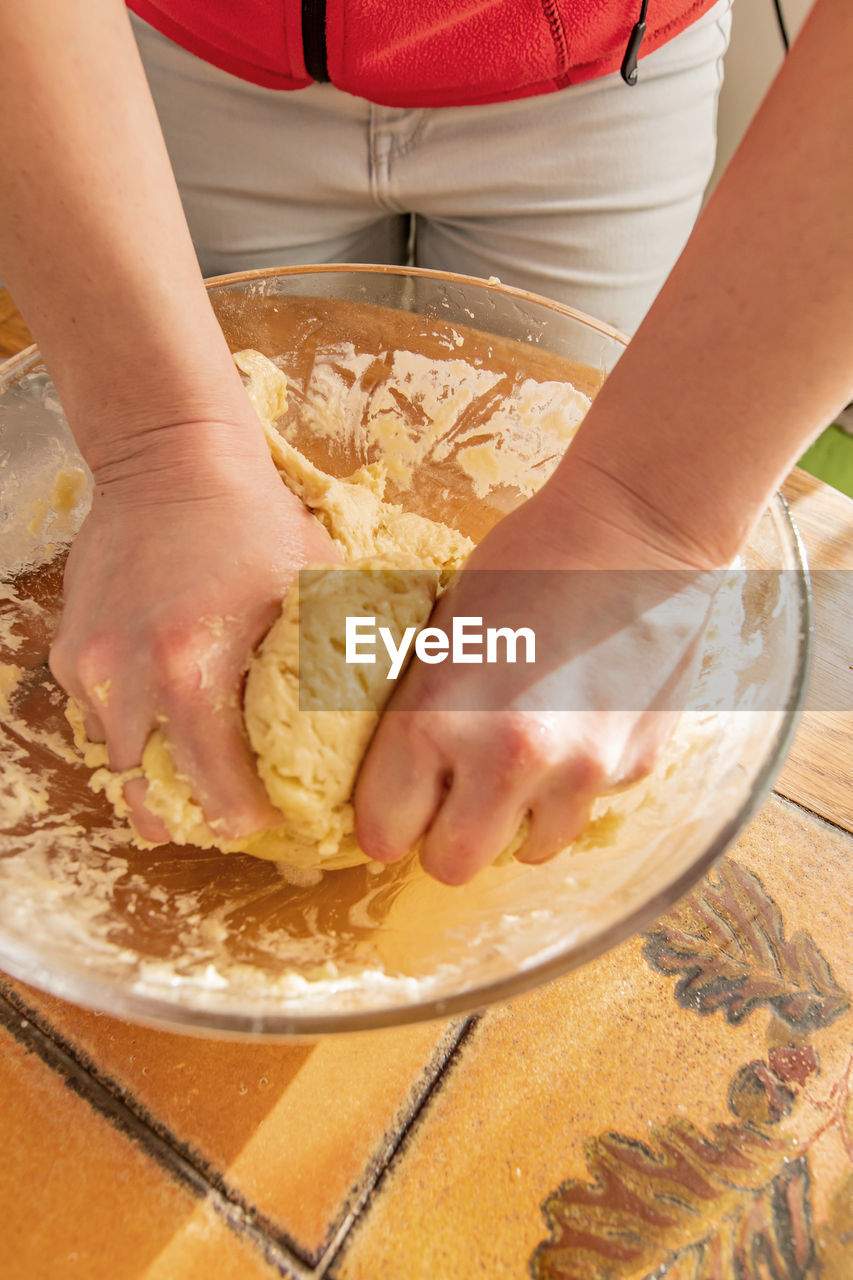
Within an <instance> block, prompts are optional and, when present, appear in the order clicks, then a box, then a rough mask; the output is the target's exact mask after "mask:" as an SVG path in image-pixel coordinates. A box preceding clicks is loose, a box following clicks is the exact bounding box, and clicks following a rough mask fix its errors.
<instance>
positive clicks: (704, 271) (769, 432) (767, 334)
mask: <svg viewBox="0 0 853 1280" xmlns="http://www.w3.org/2000/svg"><path fill="white" fill-rule="evenodd" d="M851 48H853V6H851V5H850V4H849V0H818V2H817V4H816V6H815V9H814V11H813V14H812V17H811V19H810V20H809V22H808V23H807V25H806V27H805V28H804V30H803V32H802V34H801V36H800V38H799V39H798V41H797V42H796V44H795V45H794V48H793V50H792V52H791V54H790V57H789V59H788V61H787V63H786V65H785V67H784V68H783V71H782V72H781V73H780V76H779V77H778V79H777V81H776V83H775V85H774V86H773V89H772V90H771V92H770V94H769V95H768V98H767V99H766V101H765V103H764V105H763V106H762V108H761V111H760V112H759V114H758V116H757V117H756V119H755V121H754V122H753V124H752V126H751V128H750V130H749V132H748V134H747V136H746V138H745V139H744V142H743V143H742V145H741V147H740V149H739V150H738V152H737V154H736V156H735V157H734V159H733V161H732V162H731V164H730V165H729V167H728V169H727V171H726V173H725V175H724V177H723V178H722V180H721V182H720V184H719V186H718V188H717V190H716V192H715V194H714V196H713V198H712V200H711V201H710V203H709V205H708V208H707V209H706V211H705V213H704V214H703V216H702V217H701V219H700V221H699V222H698V224H697V226H696V229H695V231H694V233H693V235H692V237H691V239H690V241H689V243H688V245H687V247H686V249H685V251H684V253H683V255H682V257H681V258H680V260H679V262H678V264H677V265H676V267H675V269H674V271H673V273H672V275H671V276H670V278H669V280H668V281H667V283H666V284H665V285H664V288H663V290H662V291H661V293H660V295H659V297H658V299H657V301H656V302H655V304H654V306H653V307H652V309H651V311H650V312H649V315H648V316H647V318H646V320H645V321H644V323H643V324H642V326H641V327H640V329H639V330H638V332H637V334H636V336H635V337H634V339H633V340H632V342H631V344H630V346H629V348H628V350H627V351H626V353H625V355H624V356H623V357H622V359H621V361H620V363H619V364H618V366H617V368H616V369H615V370H614V372H613V373H612V374H611V375H610V378H609V379H608V381H607V382H606V384H605V386H604V388H603V389H602V391H601V393H600V394H599V396H598V398H597V400H596V402H595V404H594V406H593V408H592V410H591V411H590V413H589V414H588V416H587V419H586V421H585V423H584V424H583V426H582V428H581V430H580V432H579V433H578V436H577V438H576V440H575V442H574V444H573V446H572V449H571V450H570V451H569V454H568V455H567V458H566V460H565V461H564V463H563V464H562V466H561V468H560V469H559V470H558V472H557V474H556V476H555V478H554V480H553V481H552V485H551V488H552V493H554V494H556V495H557V496H558V497H560V498H562V499H563V500H564V501H565V502H567V503H568V502H571V501H572V495H573V494H577V492H578V483H579V479H581V480H582V482H583V483H586V484H587V485H588V486H589V487H590V491H591V492H592V491H594V489H595V486H596V484H597V483H599V482H600V484H601V487H602V489H604V490H607V492H608V495H609V498H610V500H611V502H612V508H613V509H612V512H611V515H612V518H613V519H614V520H615V521H617V522H619V521H623V522H624V523H625V525H626V527H627V526H628V525H629V524H630V523H631V522H632V521H636V520H637V519H639V520H641V521H645V522H646V523H647V524H649V525H650V526H651V527H652V528H654V527H655V526H656V527H657V532H658V533H659V535H660V539H661V542H662V543H670V544H671V545H672V544H675V545H680V546H682V547H683V548H684V549H685V551H686V552H687V553H688V554H693V553H695V558H696V559H699V560H700V561H703V562H705V561H713V562H717V563H719V562H724V561H725V560H727V559H728V558H730V557H731V556H732V555H733V554H734V553H735V552H736V551H737V550H738V548H739V547H740V546H741V545H742V543H743V541H744V539H745V537H746V535H747V533H748V530H749V528H750V526H751V524H752V522H753V521H754V520H755V519H756V518H757V516H758V514H759V512H760V510H761V509H762V508H763V506H764V504H765V503H766V501H767V500H768V499H769V497H770V495H771V493H772V492H773V490H774V489H775V487H776V486H777V485H778V483H779V482H780V480H781V479H782V478H783V477H784V475H785V474H786V473H787V471H788V470H789V469H790V467H791V466H792V465H793V463H794V462H795V461H796V459H797V458H798V456H799V455H800V453H801V452H802V450H803V449H804V447H805V446H806V445H807V444H808V443H809V441H810V440H811V439H812V438H813V437H814V436H815V435H816V434H817V432H818V431H819V430H820V429H821V428H822V427H823V426H825V425H826V423H827V422H828V421H830V420H831V417H832V415H833V413H835V412H836V411H837V410H838V409H839V408H840V407H841V406H842V405H843V404H845V403H846V402H847V400H849V399H850V398H851V397H853V165H851V164H850V149H851V139H853V94H851V93H850V90H849V54H850V49H851ZM596 477H598V480H597V479H596Z"/></svg>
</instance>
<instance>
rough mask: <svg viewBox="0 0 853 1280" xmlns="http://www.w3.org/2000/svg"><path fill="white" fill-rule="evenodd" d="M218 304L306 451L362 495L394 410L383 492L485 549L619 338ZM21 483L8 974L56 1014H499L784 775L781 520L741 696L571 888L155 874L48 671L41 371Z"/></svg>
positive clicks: (221, 289)
mask: <svg viewBox="0 0 853 1280" xmlns="http://www.w3.org/2000/svg"><path fill="white" fill-rule="evenodd" d="M209 289H210V296H211V300H212V302H213V305H214V307H215V309H216V312H217V315H218V317H219V320H220V323H221V324H222V327H223V329H224V331H225V334H226V337H227V339H228V342H229V344H230V345H231V348H232V350H238V349H240V348H243V347H254V348H256V349H258V350H260V351H261V352H263V353H264V354H266V355H267V356H269V357H271V358H273V359H274V360H275V361H276V362H277V363H278V364H279V365H281V367H283V368H284V369H285V370H286V372H287V374H288V377H289V380H290V386H291V394H290V404H289V407H288V412H287V415H286V417H285V419H283V421H282V424H281V426H282V430H283V431H284V432H285V433H286V434H287V435H288V437H289V438H291V439H293V440H294V441H295V442H296V443H298V444H299V445H300V447H303V448H304V449H305V450H306V451H307V452H308V453H309V455H310V456H311V457H312V459H313V460H314V461H315V462H317V463H318V465H320V466H323V467H325V468H326V469H328V470H330V471H333V472H334V473H336V474H347V473H348V472H350V471H351V470H352V469H353V468H354V467H355V466H357V465H360V464H361V463H362V462H364V461H366V460H371V459H372V458H373V457H375V456H377V455H381V453H382V451H383V447H387V446H383V439H387V438H388V437H387V435H386V436H383V434H382V432H381V431H378V430H377V423H380V424H381V422H382V421H384V422H386V424H387V415H388V413H389V412H392V413H393V414H395V415H396V417H395V418H394V422H395V423H396V426H395V431H396V443H395V446H394V447H395V449H396V450H397V451H398V453H399V450H400V448H401V447H402V446H401V445H400V439H401V436H400V430H401V429H402V430H403V432H404V435H405V437H406V440H407V441H408V442H409V444H406V445H405V448H409V445H411V450H410V462H411V465H409V466H408V468H407V469H406V468H403V469H402V470H401V469H400V468H398V469H397V471H396V472H395V473H394V474H395V476H396V480H395V487H394V491H393V492H392V494H391V495H390V496H392V497H394V498H395V500H398V501H400V502H402V503H403V504H404V505H406V506H407V507H408V508H409V509H412V510H417V511H421V512H423V513H424V514H427V515H430V516H433V517H437V518H440V519H444V520H447V521H449V522H450V523H452V524H454V525H456V526H457V527H458V528H460V529H462V531H463V532H465V533H468V534H470V535H471V536H474V537H479V536H481V535H482V534H483V533H484V532H485V531H486V530H487V529H488V527H489V526H490V525H491V524H492V523H493V522H494V521H495V520H496V519H498V518H499V517H500V516H501V515H502V514H503V513H505V512H506V511H508V510H510V509H511V508H512V507H513V506H515V505H517V504H518V503H519V502H520V501H522V500H523V498H524V497H525V496H526V494H528V493H529V492H531V491H532V489H533V488H535V487H536V486H537V485H538V484H539V483H541V481H542V480H543V479H544V478H545V476H546V475H547V474H548V473H549V471H550V469H552V468H553V466H554V465H556V462H557V460H558V458H559V456H560V455H561V453H562V451H563V450H564V449H565V447H566V442H567V438H568V436H569V435H570V434H571V432H570V431H569V430H567V428H566V423H567V422H569V421H571V422H574V421H575V420H576V419H577V418H578V417H579V416H580V413H581V412H582V410H583V407H584V405H585V403H586V402H585V400H584V399H583V397H584V396H586V397H591V396H593V395H594V394H595V392H596V390H597V389H598V387H599V386H600V384H601V382H602V380H603V378H604V376H606V374H607V373H608V371H609V370H610V369H611V368H612V367H613V365H614V364H615V362H616V361H617V360H618V358H619V355H620V354H621V352H622V350H623V349H624V346H625V342H626V340H625V339H624V338H623V337H622V336H621V335H620V334H618V333H616V332H615V331H614V330H613V329H611V328H609V327H608V326H607V325H604V324H601V323H599V322H597V321H595V320H593V319H590V318H589V317H587V316H583V315H581V314H579V313H577V312H574V311H572V310H571V309H569V308H567V307H565V306H561V305H559V304H557V303H554V302H550V301H548V300H547V299H544V298H538V297H535V296H533V295H531V294H528V293H524V292H522V291H520V290H517V289H511V288H507V287H504V286H502V285H501V284H500V283H499V282H497V281H489V282H485V281H481V280H475V279H469V278H465V277H459V276H453V275H448V274H445V273H440V272H429V271H422V270H410V269H406V268H388V267H364V266H358V267H348V266H329V267H316V268H299V269H291V268H286V269H282V270H278V271H271V270H270V271H258V272H245V273H241V274H239V275H234V276H225V277H220V278H218V279H216V280H213V281H210V282H209ZM176 340H179V338H176ZM570 384H571V385H570ZM400 424H402V428H401V426H400ZM483 444H485V445H487V446H488V450H491V451H492V452H493V453H495V455H496V456H497V455H500V457H501V458H502V459H503V464H504V465H503V466H502V470H501V471H500V476H499V477H498V478H496V479H494V480H493V481H492V482H490V483H485V482H484V480H483V478H482V474H480V473H477V474H474V473H473V472H472V470H471V468H470V466H466V463H465V458H466V450H470V449H471V448H476V449H480V453H481V455H482V449H481V448H480V447H481V446H482V445H483ZM403 452H404V453H405V449H404V450H403ZM395 456H396V455H395ZM401 456H402V455H401ZM407 456H409V455H407ZM468 456H470V455H468ZM412 460H413V461H412ZM0 467H2V470H3V476H4V484H3V494H2V503H1V504H0V530H2V534H3V540H2V556H1V557H0V600H2V615H0V648H2V652H0V663H2V664H3V665H2V666H0V702H2V694H3V690H4V689H5V690H6V694H5V697H6V701H7V704H8V705H7V707H6V710H5V712H3V713H2V715H0V722H2V723H0V727H1V728H2V736H0V770H2V772H0V967H2V968H3V969H5V970H7V971H8V972H9V973H10V974H12V975H14V976H15V977H17V978H20V979H22V980H23V981H25V982H28V983H31V984H33V985H34V986H37V987H40V988H42V989H44V990H47V991H50V992H52V993H54V994H56V995H58V996H61V997H64V998H67V999H70V1000H72V1001H76V1002H77V1003H80V1004H84V1005H88V1006H91V1007H93V1008H96V1009H99V1010H102V1011H105V1012H108V1013H112V1014H116V1015H119V1016H122V1017H126V1018H130V1019H135V1020H139V1021H144V1022H148V1023H151V1024H155V1025H160V1026H165V1027H170V1028H172V1029H181V1030H186V1031H197V1032H204V1033H217V1034H232V1035H254V1036H292V1035H309V1036H315V1035H317V1034H320V1033H325V1032H341V1031H349V1030H358V1029H362V1028H368V1027H379V1026H386V1025H391V1024H396V1023H404V1022H412V1021H416V1020H419V1019H429V1018H435V1017H439V1016H443V1015H448V1014H454V1013H461V1012H466V1011H470V1010H473V1009H476V1008H481V1007H483V1006H484V1005H487V1004H489V1003H491V1002H493V1001H497V1000H503V999H506V998H507V997H509V996H513V995H515V994H517V993H518V992H520V991H523V990H524V989H526V988H529V987H531V986H533V985H534V984H537V983H541V982H544V981H547V980H549V979H552V978H555V977H557V976H558V975H560V974H563V973H565V972H566V971H567V970H569V969H571V968H572V967H573V966H575V965H579V964H582V963H583V962H585V961H586V960H589V959H590V958H591V957H593V956H595V955H597V954H598V953H600V952H602V951H604V950H605V949H607V948H609V947H612V946H614V945H615V944H616V943H618V942H619V941H620V940H622V939H623V938H625V937H627V936H628V935H630V934H633V933H635V932H637V931H638V930H640V929H642V928H643V927H644V926H646V925H647V924H649V923H650V922H651V921H652V920H654V919H655V918H656V917H657V916H658V915H659V914H660V913H661V912H663V911H664V910H665V909H666V908H667V906H668V905H669V904H670V903H672V902H673V901H674V900H675V899H677V898H678V897H679V896H680V895H682V894H683V893H684V892H685V891H686V890H687V889H689V888H690V886H691V885H692V884H693V883H694V882H695V881H696V880H697V879H698V878H699V877H700V876H701V875H702V874H703V872H705V871H706V870H707V869H708V868H709V867H710V866H711V864H712V863H713V861H714V859H715V858H717V857H718V856H719V855H720V854H721V853H722V852H723V850H724V849H725V848H726V846H727V845H728V844H729V843H730V842H731V841H732V840H733V838H734V837H735V836H736V834H737V833H738V831H739V830H740V829H741V828H742V826H743V825H744V823H745V822H746V821H747V819H748V818H749V817H750V816H751V814H752V813H753V812H754V811H755V809H756V808H757V806H758V804H759V803H760V801H761V799H762V798H763V796H764V795H765V793H766V792H767V790H768V788H769V787H770V785H771V782H772V780H773V778H774V776H775V774H776V772H777V771H778V769H779V768H780V766H781V764H782V761H783V760H784V757H785V753H786V751H787V748H788V745H789V743H790V739H791V736H792V733H793V729H794V726H795V723H796V720H797V716H798V712H799V708H800V706H801V703H802V700H803V696H804V691H805V684H806V677H807V669H808V659H809V635H810V607H809V591H808V580H807V574H806V570H805V564H804V559H803V553H802V548H801V545H800V542H799V539H798V537H797V534H796V531H795V529H794V526H793V524H792V522H791V519H790V516H789V514H788V511H787V508H786V506H785V504H784V503H783V501H782V499H781V498H780V497H777V498H775V499H774V501H773V502H772V503H771V505H770V507H769V508H768V510H767V511H766V512H765V514H764V515H763V517H762V519H761V521H760V523H759V525H758V527H757V528H756V531H755V533H754V535H753V537H752V539H751V542H750V545H749V548H748V550H747V552H746V554H745V557H744V563H743V565H741V566H740V567H739V568H738V571H737V572H736V573H734V574H733V575H731V581H730V584H727V587H726V590H725V591H724V592H723V593H721V597H722V598H723V603H722V605H721V606H720V616H719V617H718V618H716V620H715V622H714V624H713V625H712V628H711V630H710V632H709V637H710V638H709V642H708V648H707V651H706V654H705V658H704V662H703V677H702V678H703V679H706V680H707V681H709V682H710V683H709V685H708V687H709V688H710V687H712V686H713V684H714V679H715V678H716V677H717V676H719V674H720V673H721V672H722V673H723V676H724V679H723V680H722V684H721V685H720V688H721V689H722V692H718V695H717V699H716V703H714V701H713V699H711V700H710V701H709V702H708V704H707V705H704V706H703V707H702V708H701V709H696V710H691V711H687V712H685V713H684V715H683V716H682V719H681V722H680V724H679V728H678V730H677V731H676V734H675V735H674V737H673V740H672V742H671V743H670V745H669V747H668V748H667V751H666V753H665V755H664V758H663V760H662V761H661V763H660V765H659V767H658V768H657V769H656V771H655V774H654V775H653V776H652V778H650V779H648V780H646V781H644V782H643V783H640V784H638V785H637V786H635V787H633V788H631V789H630V790H628V791H626V792H625V793H623V794H622V795H620V796H616V797H609V798H607V799H603V800H601V801H599V802H598V805H597V808H596V811H595V815H594V818H595V820H594V822H593V824H592V826H591V828H590V831H589V833H588V834H587V836H585V837H584V838H582V839H581V840H580V841H579V842H577V843H576V844H575V845H572V846H570V847H569V848H568V849H566V850H565V851H564V852H563V853H561V854H560V855H559V856H558V857H557V858H556V859H554V860H553V861H552V862H551V863H549V864H547V865H545V866H541V867H526V866H522V865H520V864H518V863H515V862H510V863H509V864H508V865H505V866H495V867H491V868H488V869H486V870H485V871H483V872H481V873H480V874H479V875H478V876H477V877H475V879H474V880H473V881H472V882H471V883H470V884H468V885H466V886H464V887H462V888H448V887H446V886H442V885H440V884H438V883H436V882H434V881H432V880H431V879H429V878H428V877H427V876H425V875H424V873H423V872H422V871H421V870H420V867H419V865H418V864H417V861H416V859H409V860H408V861H407V862H405V863H404V864H401V865H398V866H395V867H381V866H378V865H375V864H370V865H367V866H360V867H354V868H352V869H349V870H345V871H333V872H327V873H325V874H323V875H320V874H319V873H316V872H312V871H296V870H293V869H288V868H285V867H281V866H279V865H277V864H274V863H270V862H262V861H259V860H256V859H253V858H250V857H248V856H245V855H233V854H232V855H224V854H218V853H213V852H202V851H200V850H196V849H192V848H176V847H174V846H171V845H170V846H163V847H160V848H157V849H154V850H146V851H142V850H139V849H136V848H135V847H133V846H132V845H131V844H130V843H129V839H128V836H129V833H128V832H127V831H125V830H122V829H121V828H120V827H118V826H117V824H116V822H115V819H114V817H113V815H112V811H111V809H110V807H109V805H108V804H107V803H106V801H105V800H104V799H103V797H102V796H99V795H95V794H93V793H92V791H91V790H90V789H89V787H88V785H87V778H88V773H87V771H86V770H85V768H84V767H83V766H82V765H81V764H80V763H79V761H78V760H77V759H76V758H75V755H74V753H73V751H72V750H71V745H70V733H69V730H68V726H67V723H66V721H65V717H64V704H65V699H64V695H63V694H62V692H61V690H59V689H58V687H57V686H56V685H55V683H54V682H53V681H52V679H51V677H50V673H49V671H48V668H47V665H46V657H47V651H48V647H49V642H50V636H51V633H52V630H53V628H54V626H55V622H56V618H57V615H58V610H59V602H60V595H61V576H62V563H63V556H64V549H65V548H67V544H68V541H69V540H70V538H71V537H72V536H73V532H74V529H75V528H76V527H77V526H78V525H79V523H80V521H81V520H82V518H83V516H84V515H85V511H86V509H87V504H88V494H89V477H88V473H87V472H86V469H85V467H84V465H83V463H82V460H81V459H80V457H79V454H78V453H77V450H76V447H75V445H74V442H73V440H72V438H71V435H70V433H69V431H68V428H67V425H66V423H65V420H64V418H63V415H62V410H61V407H60V405H59V403H58V400H57V397H56V394H55V392H54V390H53V387H52V384H51V382H50V379H49V377H48V375H47V373H46V371H45V370H44V367H43V365H42V364H41V362H40V359H39V355H38V352H37V351H36V350H35V349H34V348H30V349H29V350H27V351H24V352H22V353H21V354H20V355H19V356H17V357H15V358H14V359H12V360H10V361H8V362H7V363H6V364H5V365H4V366H3V367H2V369H0Z"/></svg>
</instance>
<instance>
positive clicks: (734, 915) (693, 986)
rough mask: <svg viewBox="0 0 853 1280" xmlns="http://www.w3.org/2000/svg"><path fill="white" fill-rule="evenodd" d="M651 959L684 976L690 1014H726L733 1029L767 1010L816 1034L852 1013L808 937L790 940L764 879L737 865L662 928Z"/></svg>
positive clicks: (653, 935) (682, 993) (684, 1001)
mask: <svg viewBox="0 0 853 1280" xmlns="http://www.w3.org/2000/svg"><path fill="white" fill-rule="evenodd" d="M643 954H644V955H645V957H646V959H647V960H648V961H649V963H650V964H651V965H653V967H654V968H655V969H657V970H658V971H659V972H660V973H666V974H680V975H681V976H680V978H679V981H678V983H677V984H676V988H675V997H676V999H677V1000H678V1003H679V1004H680V1005H682V1006H683V1007H684V1008H685V1009H695V1010H696V1012H697V1013H701V1014H710V1013H714V1012H715V1011H716V1010H717V1009H719V1010H721V1011H722V1012H723V1013H724V1014H725V1016H726V1018H727V1020H728V1021H729V1022H730V1023H733V1024H734V1023H738V1022H742V1021H743V1020H744V1018H746V1017H748V1016H749V1014H750V1013H751V1012H752V1011H753V1010H754V1009H756V1008H758V1007H760V1006H762V1005H764V1006H767V1007H769V1008H771V1009H772V1010H773V1011H774V1013H776V1015H777V1016H778V1017H780V1018H783V1019H784V1020H785V1022H787V1023H788V1025H789V1026H791V1027H792V1028H794V1029H795V1030H796V1031H799V1032H803V1031H811V1030H815V1029H817V1028H818V1027H825V1026H827V1025H828V1024H829V1023H830V1022H832V1021H834V1019H836V1018H838V1017H840V1015H841V1014H842V1013H845V1012H846V1011H847V1009H849V1007H850V1001H849V998H848V996H847V993H846V992H845V991H844V990H842V988H841V987H839V985H838V983H837V982H836V981H835V978H834V977H833V974H832V970H831V969H830V966H829V963H828V961H827V960H826V958H825V957H824V956H823V954H822V953H821V951H820V949H819V947H818V946H817V944H816V943H815V941H814V939H813V938H812V937H811V936H810V935H809V934H808V933H806V932H805V930H803V929H799V930H798V931H797V932H796V933H795V934H793V935H792V936H791V937H790V938H788V939H786V938H785V930H784V923H783V920H782V915H781V912H780V911H779V908H778V907H777V906H776V904H775V902H774V901H773V899H772V898H771V897H770V895H769V894H768V893H767V891H766V890H765V888H764V885H763V884H762V883H761V881H760V880H759V878H758V876H756V875H753V874H752V872H750V871H747V870H746V869H745V868H743V867H741V866H739V865H738V863H736V862H734V861H732V860H730V859H724V860H723V861H722V862H721V863H720V866H719V869H718V872H717V878H716V881H711V880H710V879H708V880H706V881H705V882H704V884H703V885H702V886H701V888H699V889H696V890H694V892H693V893H691V894H688V895H687V897H685V898H683V899H682V900H681V902H679V903H678V904H677V905H676V907H675V908H674V909H673V910H672V911H670V912H669V914H668V915H666V916H665V917H664V918H663V919H662V920H661V921H659V922H658V924H657V926H656V928H655V929H653V930H652V931H651V932H650V933H649V934H648V935H647V938H646V944H645V947H644V949H643Z"/></svg>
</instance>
